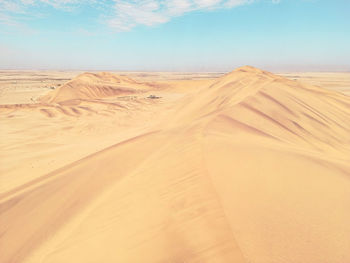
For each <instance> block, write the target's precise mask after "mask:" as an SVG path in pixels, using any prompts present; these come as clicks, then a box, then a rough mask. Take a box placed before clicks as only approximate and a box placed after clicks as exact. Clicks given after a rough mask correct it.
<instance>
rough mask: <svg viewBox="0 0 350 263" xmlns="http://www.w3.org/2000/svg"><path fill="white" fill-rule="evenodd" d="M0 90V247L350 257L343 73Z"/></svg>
mask: <svg viewBox="0 0 350 263" xmlns="http://www.w3.org/2000/svg"><path fill="white" fill-rule="evenodd" d="M0 89H1V91H0V92H1V93H0V136H1V140H0V143H1V145H0V149H1V150H0V169H1V170H0V262H4V263H10V262H11V263H13V262H16V263H17V262H26V263H38V262H45V263H62V262H84V263H96V262H108V263H109V262H123V263H124V262H127V263H129V262H131V263H140V262H150V263H153V262H159V263H160V262H169V263H170V262H172V263H173V262H174V263H180V262H200V263H203V262H222V263H223V262H235V263H301V262H303V263H304V262H305V263H349V262H350V253H349V251H350V224H349V222H350V209H349V208H350V97H349V95H350V73H280V74H273V73H270V72H267V71H263V70H260V69H257V68H254V67H250V66H245V67H241V68H238V69H235V70H234V71H232V72H230V73H220V72H218V73H201V74H198V73H197V74H195V73H187V74H185V73H142V72H119V73H118V74H115V73H112V72H87V73H84V72H39V71H38V72H34V71H28V72H11V71H3V72H0Z"/></svg>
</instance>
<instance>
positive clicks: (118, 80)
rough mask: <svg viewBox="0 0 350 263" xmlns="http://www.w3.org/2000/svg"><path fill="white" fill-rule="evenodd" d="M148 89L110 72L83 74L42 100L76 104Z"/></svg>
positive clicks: (44, 101) (143, 85)
mask: <svg viewBox="0 0 350 263" xmlns="http://www.w3.org/2000/svg"><path fill="white" fill-rule="evenodd" d="M148 89H149V87H148V86H147V85H145V84H139V83H137V82H136V81H134V80H132V79H130V78H128V77H123V76H118V75H115V74H112V73H108V72H102V73H83V74H81V75H79V76H77V77H76V78H74V79H73V80H71V81H69V82H67V83H66V84H64V85H63V86H62V87H59V88H58V89H56V90H55V91H52V92H51V93H49V94H48V95H46V96H44V97H43V98H41V102H43V103H49V104H51V103H58V104H72V103H73V104H76V103H79V102H80V101H81V100H93V99H98V98H104V97H109V96H117V95H128V94H133V93H138V92H142V91H147V90H148Z"/></svg>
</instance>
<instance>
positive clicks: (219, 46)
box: [0, 0, 350, 72]
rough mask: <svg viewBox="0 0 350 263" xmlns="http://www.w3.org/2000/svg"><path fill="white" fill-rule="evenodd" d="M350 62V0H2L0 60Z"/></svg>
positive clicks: (83, 63) (322, 65)
mask: <svg viewBox="0 0 350 263" xmlns="http://www.w3.org/2000/svg"><path fill="white" fill-rule="evenodd" d="M243 65H252V66H255V67H259V68H262V69H266V70H271V71H350V0H100V1H99V0H0V69H48V70H56V69H57V70H120V71H219V72H222V71H230V70H233V69H234V68H236V67H239V66H243Z"/></svg>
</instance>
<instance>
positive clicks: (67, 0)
mask: <svg viewBox="0 0 350 263" xmlns="http://www.w3.org/2000/svg"><path fill="white" fill-rule="evenodd" d="M257 1H263V0H0V24H1V23H2V24H7V25H14V24H16V23H18V22H19V21H18V20H19V19H18V16H19V15H26V17H27V18H28V17H31V16H32V15H33V14H32V11H33V9H37V10H40V8H41V7H43V6H50V7H52V8H55V9H60V10H64V11H72V10H74V9H78V8H81V7H82V6H89V7H91V8H96V9H97V10H99V12H100V15H101V17H103V18H104V21H105V23H106V24H107V25H108V26H110V27H111V28H113V29H114V30H115V31H118V32H122V31H130V30H131V29H132V28H134V27H136V26H139V25H143V26H154V25H158V24H163V23H167V22H169V21H170V20H171V19H173V18H174V17H178V16H182V15H184V14H186V13H190V12H194V11H210V10H215V9H228V8H234V7H237V6H240V5H246V4H252V3H254V2H257ZM264 1H268V2H272V3H278V2H279V0H264ZM36 13H38V12H36Z"/></svg>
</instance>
